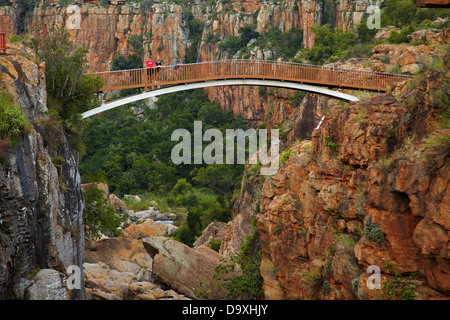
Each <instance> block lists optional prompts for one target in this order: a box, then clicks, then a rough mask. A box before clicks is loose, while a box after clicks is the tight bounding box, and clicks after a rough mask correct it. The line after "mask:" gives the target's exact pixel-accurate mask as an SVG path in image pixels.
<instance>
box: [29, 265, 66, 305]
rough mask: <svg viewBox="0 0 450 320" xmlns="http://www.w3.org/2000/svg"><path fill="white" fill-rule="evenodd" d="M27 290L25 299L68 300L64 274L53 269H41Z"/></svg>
mask: <svg viewBox="0 0 450 320" xmlns="http://www.w3.org/2000/svg"><path fill="white" fill-rule="evenodd" d="M33 281H34V283H33V284H32V285H31V286H30V287H29V288H28V290H27V300H69V299H70V296H69V289H68V288H67V282H66V276H65V275H64V274H63V273H61V272H58V271H56V270H53V269H42V270H40V271H39V272H38V273H37V275H36V276H35V277H34V279H33Z"/></svg>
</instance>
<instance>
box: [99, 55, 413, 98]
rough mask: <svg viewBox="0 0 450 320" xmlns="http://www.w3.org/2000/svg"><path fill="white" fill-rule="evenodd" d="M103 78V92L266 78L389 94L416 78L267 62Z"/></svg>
mask: <svg viewBox="0 0 450 320" xmlns="http://www.w3.org/2000/svg"><path fill="white" fill-rule="evenodd" d="M92 75H97V76H100V77H101V78H103V80H104V87H103V88H102V89H101V91H109V90H120V89H131V88H141V87H151V86H163V85H172V84H187V83H193V82H204V81H213V80H227V79H263V80H278V81H290V82H297V83H307V84H315V85H320V86H327V87H341V88H350V89H362V90H373V91H387V88H388V86H390V85H392V84H393V83H396V82H399V81H402V80H408V79H411V78H413V76H407V75H399V74H389V73H381V72H373V71H363V70H355V69H345V68H335V67H326V66H316V65H308V64H298V63H289V62H277V61H266V60H223V61H211V62H200V63H192V64H184V65H180V67H179V69H178V70H176V69H175V68H174V66H162V67H160V68H158V69H156V68H153V70H152V69H145V68H143V69H133V70H121V71H110V72H99V73H93V74H92Z"/></svg>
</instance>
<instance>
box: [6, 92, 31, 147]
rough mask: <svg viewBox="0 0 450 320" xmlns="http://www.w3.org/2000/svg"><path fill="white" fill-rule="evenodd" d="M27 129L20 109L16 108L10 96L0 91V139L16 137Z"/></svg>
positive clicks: (24, 117)
mask: <svg viewBox="0 0 450 320" xmlns="http://www.w3.org/2000/svg"><path fill="white" fill-rule="evenodd" d="M27 129H28V122H27V118H26V116H25V114H24V112H23V110H22V108H20V107H18V106H16V104H15V103H14V99H13V97H12V96H11V95H10V94H8V93H7V92H5V91H0V138H9V137H11V136H17V135H19V134H20V133H21V132H23V131H25V130H27Z"/></svg>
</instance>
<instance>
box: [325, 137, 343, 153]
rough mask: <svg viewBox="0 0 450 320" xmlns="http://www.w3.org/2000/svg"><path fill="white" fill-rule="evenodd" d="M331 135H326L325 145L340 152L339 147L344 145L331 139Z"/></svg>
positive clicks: (335, 151)
mask: <svg viewBox="0 0 450 320" xmlns="http://www.w3.org/2000/svg"><path fill="white" fill-rule="evenodd" d="M330 139H331V138H330V136H325V146H326V147H328V148H330V149H331V150H332V151H333V152H334V153H338V152H339V148H340V147H341V146H342V145H341V144H340V143H336V142H332V141H330Z"/></svg>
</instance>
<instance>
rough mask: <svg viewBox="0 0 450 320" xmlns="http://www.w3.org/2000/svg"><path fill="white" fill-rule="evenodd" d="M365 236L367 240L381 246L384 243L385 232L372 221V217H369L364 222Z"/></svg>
mask: <svg viewBox="0 0 450 320" xmlns="http://www.w3.org/2000/svg"><path fill="white" fill-rule="evenodd" d="M364 234H365V235H366V237H367V238H369V239H371V240H373V241H375V242H377V243H378V244H381V243H383V241H384V233H383V231H382V230H381V229H380V226H379V225H378V224H377V223H375V222H373V221H372V219H370V217H367V218H366V220H364Z"/></svg>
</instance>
